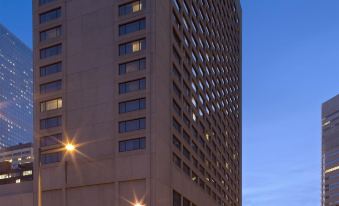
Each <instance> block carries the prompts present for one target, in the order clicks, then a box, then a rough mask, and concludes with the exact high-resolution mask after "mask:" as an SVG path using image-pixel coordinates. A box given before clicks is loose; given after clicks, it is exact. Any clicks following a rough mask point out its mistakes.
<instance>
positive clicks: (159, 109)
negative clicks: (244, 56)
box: [33, 0, 241, 206]
mask: <svg viewBox="0 0 339 206" xmlns="http://www.w3.org/2000/svg"><path fill="white" fill-rule="evenodd" d="M33 4H34V5H33V10H34V15H33V19H34V77H35V81H34V82H35V90H34V91H35V105H36V106H35V112H34V115H35V128H34V129H35V131H36V133H35V146H36V148H35V152H36V157H38V158H35V160H36V162H35V163H36V164H35V166H36V168H38V170H37V171H36V172H35V173H34V174H35V175H36V177H35V178H34V179H35V181H36V182H35V193H36V196H35V204H36V205H44V206H47V205H48V206H54V205H55V206H60V205H68V206H75V205H82V206H89V205H101V206H108V205H109V206H111V205H116V206H131V205H138V206H139V205H147V206H151V205H152V206H172V205H173V206H181V205H182V206H188V205H191V206H207V205H208V206H213V205H216V206H217V205H222V206H226V205H227V206H239V205H241V7H240V1H239V0H117V1H114V0H72V1H69V0H67V1H66V0H34V1H33ZM68 143H70V144H72V145H73V146H75V150H73V151H66V150H64V149H63V148H64V146H65V144H68ZM72 145H68V146H69V147H68V149H73V148H72Z"/></svg>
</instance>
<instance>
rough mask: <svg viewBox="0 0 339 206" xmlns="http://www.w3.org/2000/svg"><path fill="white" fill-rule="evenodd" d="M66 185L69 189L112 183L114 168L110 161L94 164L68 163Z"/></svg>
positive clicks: (105, 160) (95, 162)
mask: <svg viewBox="0 0 339 206" xmlns="http://www.w3.org/2000/svg"><path fill="white" fill-rule="evenodd" d="M67 176H68V177H67V180H68V182H67V184H68V186H70V187H78V186H81V185H91V184H104V183H107V182H113V181H114V177H115V168H114V165H113V161H112V160H111V159H104V160H96V161H94V162H74V163H73V162H69V163H68V169H67Z"/></svg>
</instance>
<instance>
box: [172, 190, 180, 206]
mask: <svg viewBox="0 0 339 206" xmlns="http://www.w3.org/2000/svg"><path fill="white" fill-rule="evenodd" d="M173 206H181V195H180V194H179V193H177V192H176V191H173Z"/></svg>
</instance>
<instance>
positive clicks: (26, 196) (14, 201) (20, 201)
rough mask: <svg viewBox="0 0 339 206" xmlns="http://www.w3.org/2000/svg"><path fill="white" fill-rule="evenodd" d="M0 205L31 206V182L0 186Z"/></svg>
mask: <svg viewBox="0 0 339 206" xmlns="http://www.w3.org/2000/svg"><path fill="white" fill-rule="evenodd" d="M0 205H4V206H5V205H6V206H7V205H8V206H9V205H10V206H33V181H30V182H23V183H20V184H8V185H0Z"/></svg>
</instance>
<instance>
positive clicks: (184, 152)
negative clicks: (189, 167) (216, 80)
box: [182, 147, 191, 160]
mask: <svg viewBox="0 0 339 206" xmlns="http://www.w3.org/2000/svg"><path fill="white" fill-rule="evenodd" d="M182 154H183V155H184V156H185V157H186V158H187V159H189V160H190V159H191V154H190V152H189V151H188V149H186V147H183V150H182Z"/></svg>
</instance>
